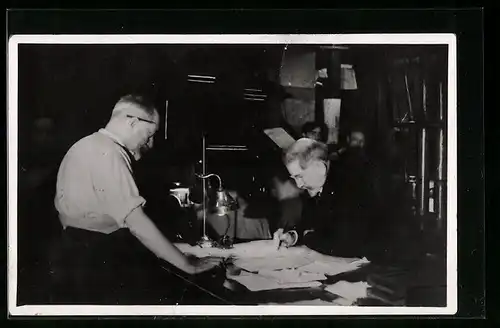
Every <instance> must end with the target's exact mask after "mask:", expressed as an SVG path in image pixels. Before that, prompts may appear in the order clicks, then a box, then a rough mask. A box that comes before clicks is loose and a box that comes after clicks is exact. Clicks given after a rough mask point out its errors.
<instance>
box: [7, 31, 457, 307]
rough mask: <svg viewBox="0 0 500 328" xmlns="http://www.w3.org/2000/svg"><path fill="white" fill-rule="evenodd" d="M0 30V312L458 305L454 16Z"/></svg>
mask: <svg viewBox="0 0 500 328" xmlns="http://www.w3.org/2000/svg"><path fill="white" fill-rule="evenodd" d="M8 46H9V47H8V173H9V175H8V197H9V202H8V246H9V247H8V308H9V313H10V314H11V315H13V316H16V315H19V316H34V315H37V316H86V315H87V316H93V315H98V316H104V315H111V316H161V315H168V316H176V315H180V316H186V315H203V316H207V315H237V316H245V315H254V316H255V315H259V316H265V315H273V316H280V315H286V316H290V315H307V316H309V315H377V314H386V315H405V314H406V315H438V314H455V313H456V312H457V297H458V296H457V200H456V198H457V173H456V170H457V163H456V162H457V158H456V156H457V155H456V153H457V144H456V143H457V140H456V139H457V126H456V117H457V100H456V70H457V69H456V64H457V63H456V38H455V35H453V34H431V33H429V34H335V35H331V34H269V35H267V34H253V35H252V34H245V35H220V34H218V35H215V34H214V35H202V34H199V35H194V34H190V35H187V34H186V35H181V34H178V35H153V34H151V35H14V36H12V37H11V38H10V40H9V44H8Z"/></svg>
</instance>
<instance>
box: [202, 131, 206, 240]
mask: <svg viewBox="0 0 500 328" xmlns="http://www.w3.org/2000/svg"><path fill="white" fill-rule="evenodd" d="M202 144H203V145H202V146H203V157H202V162H203V163H202V172H203V173H202V174H203V176H205V175H206V163H205V160H206V158H205V156H206V154H205V153H206V146H205V135H203V142H202ZM202 188H203V236H206V235H207V234H206V232H207V231H206V225H207V209H206V198H207V189H206V182H205V179H202Z"/></svg>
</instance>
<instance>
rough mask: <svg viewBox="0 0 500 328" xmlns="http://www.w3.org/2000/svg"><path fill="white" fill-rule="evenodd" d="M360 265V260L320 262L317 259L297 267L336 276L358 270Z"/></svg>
mask: <svg viewBox="0 0 500 328" xmlns="http://www.w3.org/2000/svg"><path fill="white" fill-rule="evenodd" d="M359 267H360V263H359V262H353V263H342V262H319V261H315V262H312V263H309V264H307V265H304V266H301V267H300V268H297V270H300V271H304V272H310V273H323V274H325V275H328V276H334V275H337V274H340V273H344V272H349V271H353V270H356V269H358V268H359Z"/></svg>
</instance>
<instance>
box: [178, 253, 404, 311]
mask: <svg viewBox="0 0 500 328" xmlns="http://www.w3.org/2000/svg"><path fill="white" fill-rule="evenodd" d="M205 251H206V250H205ZM213 251H215V252H216V253H217V252H219V250H213ZM209 252H210V251H209ZM235 269H236V270H238V269H239V268H237V267H236V266H235V265H231V264H229V265H226V266H225V267H224V268H221V269H219V270H216V272H212V273H211V274H208V275H205V276H204V277H197V278H196V279H195V280H196V282H194V284H196V286H197V287H199V288H202V289H203V292H202V293H207V294H209V297H210V298H212V299H217V302H218V304H233V305H256V304H290V303H294V302H303V301H313V300H320V301H324V304H328V303H329V302H330V303H331V304H335V301H336V300H337V299H338V298H339V296H338V295H335V294H333V293H331V292H328V291H327V290H325V288H326V287H327V286H331V285H333V284H335V283H337V282H339V281H345V282H349V283H357V282H364V283H367V284H368V289H367V295H366V297H363V298H360V299H358V300H357V301H356V302H355V303H354V305H359V306H364V305H369V306H379V305H380V306H382V305H383V306H404V305H406V304H407V295H408V286H409V282H411V280H412V277H413V276H414V272H413V271H411V270H409V269H408V268H406V267H404V266H398V265H389V264H387V263H383V264H379V263H368V264H364V265H362V266H361V267H359V268H357V269H354V270H352V271H347V272H342V273H339V274H334V275H326V279H324V280H322V281H320V283H321V285H320V286H315V287H308V288H290V289H272V290H260V291H250V290H249V289H248V288H246V287H245V286H244V285H242V284H240V283H238V282H237V281H235V280H234V279H231V276H230V275H228V271H233V272H234V271H235ZM197 301H198V302H199V301H200V298H199V297H197ZM185 302H189V301H187V298H186V300H185Z"/></svg>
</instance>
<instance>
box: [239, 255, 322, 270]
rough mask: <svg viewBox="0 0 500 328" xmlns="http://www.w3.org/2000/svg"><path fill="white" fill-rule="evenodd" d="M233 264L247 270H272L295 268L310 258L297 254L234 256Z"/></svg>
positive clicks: (309, 261) (309, 260)
mask: <svg viewBox="0 0 500 328" xmlns="http://www.w3.org/2000/svg"><path fill="white" fill-rule="evenodd" d="M233 263H234V265H235V266H237V267H239V268H241V269H243V270H247V271H251V272H259V271H261V270H267V271H273V270H284V269H295V268H299V267H302V266H305V265H308V264H310V263H312V260H311V259H308V258H305V257H298V256H279V255H274V256H266V257H250V258H235V259H234V261H233Z"/></svg>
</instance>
